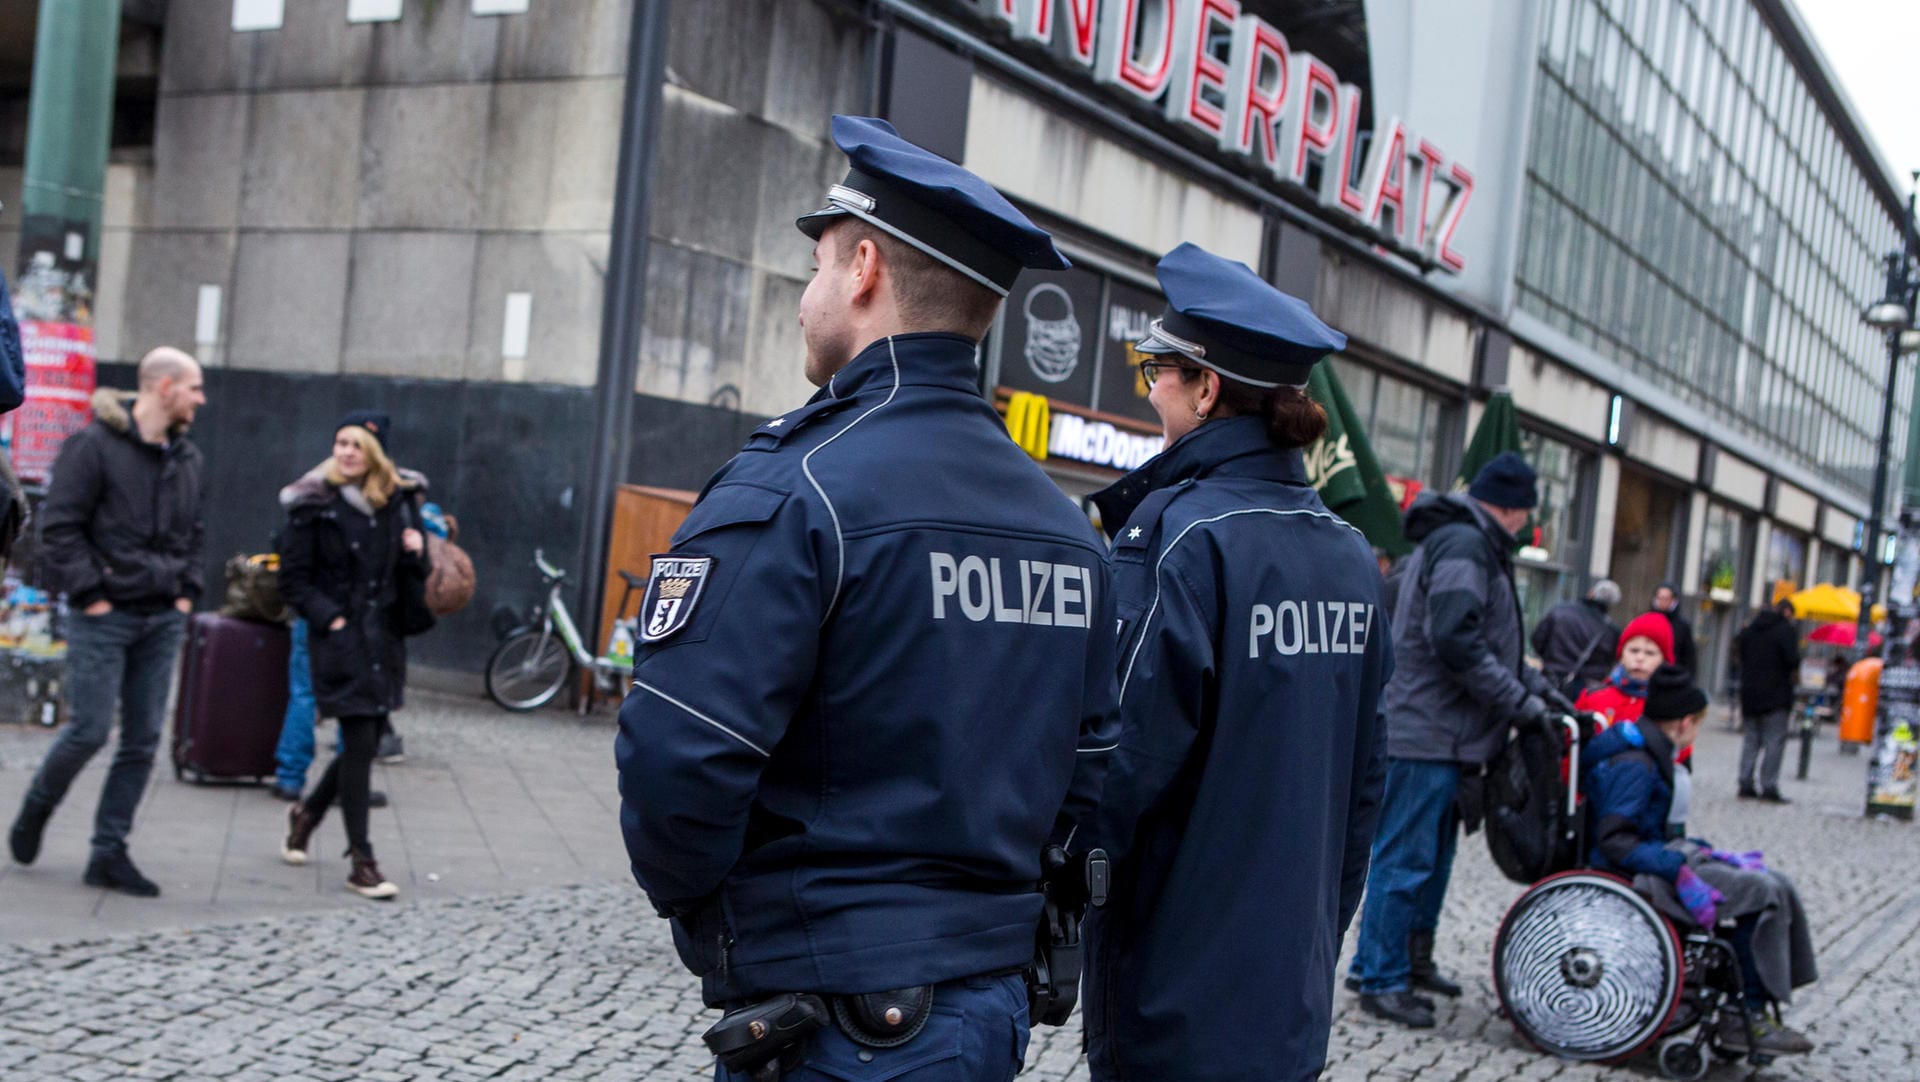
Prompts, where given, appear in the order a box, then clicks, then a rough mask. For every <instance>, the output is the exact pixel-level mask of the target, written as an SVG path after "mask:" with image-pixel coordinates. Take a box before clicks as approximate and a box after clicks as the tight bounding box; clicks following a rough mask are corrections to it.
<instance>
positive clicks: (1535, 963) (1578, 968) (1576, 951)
mask: <svg viewBox="0 0 1920 1082" xmlns="http://www.w3.org/2000/svg"><path fill="white" fill-rule="evenodd" d="M1683 978H1684V973H1683V970H1682V966H1681V955H1680V939H1679V937H1678V936H1677V935H1675V934H1674V930H1673V926H1672V925H1671V924H1668V923H1667V921H1666V918H1664V917H1662V916H1661V915H1660V914H1659V912H1658V911H1656V910H1655V909H1654V908H1653V906H1652V905H1650V904H1648V902H1647V901H1646V899H1644V898H1642V897H1640V896H1639V895H1638V894H1635V893H1634V892H1633V888H1632V887H1630V886H1628V885H1627V884H1626V882H1625V881H1623V880H1621V879H1619V878H1616V877H1614V876H1611V875H1604V874H1601V873H1598V872H1585V871H1573V872H1562V873H1560V874H1559V875H1554V876H1549V877H1548V878H1546V879H1543V880H1541V881H1540V882H1538V883H1535V884H1534V885H1533V886H1531V887H1529V888H1527V892H1526V893H1525V894H1522V895H1521V896H1520V898H1519V900H1517V901H1515V902H1514V903H1513V907H1512V908H1511V909H1509V910H1507V915H1506V917H1505V919H1503V920H1502V921H1501V922H1500V930H1499V933H1498V934H1497V935H1496V936H1495V937H1494V942H1493V982H1494V989H1495V991H1496V992H1497V993H1498V994H1499V997H1500V1006H1501V1007H1502V1008H1503V1009H1504V1011H1505V1012H1506V1015H1507V1017H1508V1018H1509V1019H1510V1020H1512V1022H1513V1024H1514V1028H1516V1029H1518V1030H1519V1031H1520V1035H1521V1036H1523V1037H1525V1038H1526V1039H1527V1040H1528V1041H1529V1042H1531V1043H1532V1044H1533V1045H1534V1046H1535V1047H1537V1048H1539V1049H1540V1050H1542V1051H1544V1052H1549V1053H1552V1054H1553V1055H1556V1056H1561V1057H1564V1058H1567V1059H1576V1060H1619V1059H1625V1058H1627V1057H1629V1056H1632V1055H1634V1054H1635V1053H1637V1052H1639V1051H1641V1050H1642V1049H1644V1048H1646V1047H1647V1046H1648V1045H1649V1044H1651V1043H1652V1042H1653V1041H1654V1040H1655V1039H1656V1038H1658V1037H1659V1036H1660V1034H1661V1033H1662V1032H1664V1031H1665V1030H1666V1027H1667V1021H1668V1019H1669V1018H1671V1017H1672V1015H1673V1012H1674V1008H1675V1007H1677V1006H1678V1005H1679V1001H1680V991H1681V987H1682V984H1683Z"/></svg>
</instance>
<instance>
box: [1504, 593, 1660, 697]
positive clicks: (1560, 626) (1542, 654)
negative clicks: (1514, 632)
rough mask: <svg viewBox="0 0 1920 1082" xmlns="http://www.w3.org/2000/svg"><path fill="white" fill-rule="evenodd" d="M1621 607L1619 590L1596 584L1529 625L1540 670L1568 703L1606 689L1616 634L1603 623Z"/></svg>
mask: <svg viewBox="0 0 1920 1082" xmlns="http://www.w3.org/2000/svg"><path fill="white" fill-rule="evenodd" d="M1619 601H1620V587H1619V585H1618V584H1617V583H1615V582H1614V581H1613V580H1612V579H1600V580H1599V581H1597V582H1595V583H1594V584H1593V585H1592V586H1591V587H1590V588H1588V590H1587V595H1586V596H1585V597H1583V598H1580V599H1578V600H1573V601H1562V602H1560V603H1559V604H1558V605H1555V606H1554V607H1553V608H1550V609H1548V610H1547V612H1546V615H1544V616H1542V617H1540V622H1539V623H1537V624H1535V625H1533V635H1532V637H1531V639H1530V640H1529V641H1531V642H1532V643H1533V652H1534V654H1535V655H1536V656H1538V657H1539V658H1540V669H1541V671H1542V672H1543V673H1545V674H1546V677H1547V679H1548V680H1549V681H1550V682H1551V683H1552V684H1553V686H1554V687H1555V688H1556V689H1558V690H1559V692H1560V693H1561V694H1562V695H1565V696H1566V697H1567V698H1570V699H1571V698H1574V697H1575V696H1578V695H1579V694H1580V693H1581V692H1583V691H1586V690H1587V689H1589V688H1596V687H1599V686H1600V685H1602V684H1604V683H1606V680H1607V675H1608V674H1609V673H1611V672H1612V671H1613V664H1614V649H1615V647H1617V646H1618V645H1619V643H1620V641H1621V639H1620V628H1619V627H1618V626H1617V625H1615V624H1614V622H1613V621H1612V620H1609V619H1607V610H1609V609H1611V608H1613V606H1614V605H1616V604H1618V603H1619ZM1669 637H1671V636H1669Z"/></svg>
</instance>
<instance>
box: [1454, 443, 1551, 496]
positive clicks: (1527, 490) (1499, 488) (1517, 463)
mask: <svg viewBox="0 0 1920 1082" xmlns="http://www.w3.org/2000/svg"><path fill="white" fill-rule="evenodd" d="M1537 481H1538V475H1536V474H1535V473H1534V472H1533V467H1532V466H1529V465H1527V460H1526V459H1524V458H1521V457H1520V452H1518V451H1502V452H1500V453H1499V454H1497V455H1495V456H1493V461H1492V462H1489V463H1487V464H1486V465H1484V466H1482V467H1480V472H1479V473H1477V474H1474V477H1473V484H1472V485H1469V486H1468V487H1467V495H1469V496H1472V497H1473V498H1474V499H1476V500H1479V501H1480V502H1481V503H1490V504H1492V505H1493V506H1495V507H1506V508H1516V509H1517V508H1529V509H1530V508H1534V507H1538V506H1539V505H1540V492H1539V489H1538V488H1537V487H1536V482H1537Z"/></svg>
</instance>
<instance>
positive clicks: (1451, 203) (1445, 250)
mask: <svg viewBox="0 0 1920 1082" xmlns="http://www.w3.org/2000/svg"><path fill="white" fill-rule="evenodd" d="M1448 174H1449V175H1450V176H1452V177H1453V183H1454V184H1455V185H1456V187H1455V188H1454V191H1453V197H1452V198H1451V199H1449V200H1447V210H1446V213H1445V214H1444V215H1442V216H1441V218H1440V265H1441V266H1443V267H1446V268H1447V269H1448V270H1451V271H1455V272H1458V271H1460V270H1461V269H1462V268H1464V267H1465V266H1466V265H1467V261H1466V258H1465V257H1463V256H1462V255H1461V254H1460V253H1459V252H1456V251H1454V250H1453V231H1454V230H1456V229H1458V228H1460V217H1461V215H1463V214H1465V213H1466V211H1467V200H1469V199H1471V198H1473V174H1472V173H1469V172H1467V171H1466V170H1465V169H1463V168H1461V167H1460V164H1459V163H1458V162H1456V163H1454V165H1453V166H1452V167H1451V168H1450V169H1449V170H1448Z"/></svg>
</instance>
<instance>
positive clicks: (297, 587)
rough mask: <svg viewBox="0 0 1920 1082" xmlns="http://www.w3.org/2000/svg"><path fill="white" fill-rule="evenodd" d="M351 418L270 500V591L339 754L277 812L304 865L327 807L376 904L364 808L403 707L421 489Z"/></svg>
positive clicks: (375, 867) (418, 608)
mask: <svg viewBox="0 0 1920 1082" xmlns="http://www.w3.org/2000/svg"><path fill="white" fill-rule="evenodd" d="M363 419H364V418H362V417H360V416H358V415H355V414H349V415H348V416H347V417H345V418H343V419H342V420H341V423H340V425H339V426H338V428H337V430H336V431H335V433H334V437H333V455H332V457H331V458H329V459H327V461H325V462H322V463H321V464H320V465H318V466H316V467H314V468H313V469H312V470H310V471H308V472H307V474H306V475H305V476H303V477H301V478H300V479H299V480H297V481H295V482H293V483H292V484H290V485H288V486H287V487H286V488H284V489H282V490H281V491H280V505H281V506H282V507H284V508H285V509H286V512H287V524H286V527H285V528H284V529H283V530H282V531H281V546H280V593H281V596H282V597H284V598H285V599H286V602H287V604H288V605H290V606H292V608H293V609H294V611H295V612H297V613H299V614H300V617H301V618H302V619H304V620H305V621H306V622H307V630H308V635H309V639H308V652H309V656H310V663H311V670H312V677H313V695H314V700H315V702H316V703H317V704H318V707H319V711H320V713H321V714H323V715H325V716H327V717H331V718H335V719H337V720H338V722H339V725H340V751H339V753H338V754H337V755H335V756H334V758H333V761H332V762H331V763H329V764H328V765H327V769H326V772H325V773H323V774H322V775H321V776H320V781H319V782H318V783H317V784H316V785H314V787H313V791H312V792H310V793H308V794H307V796H306V799H304V800H299V801H295V802H294V803H293V804H291V805H289V806H288V808H287V833H286V840H285V843H284V845H283V846H282V849H281V856H282V858H283V859H284V860H286V862H287V863H289V864H305V863H306V862H307V851H308V846H309V844H310V842H311V839H312V837H313V831H314V829H315V828H316V827H318V826H319V825H320V820H321V818H322V817H323V816H325V815H326V812H327V809H328V808H330V807H332V806H333V805H335V804H336V803H337V804H338V805H339V806H340V818H341V819H342V820H343V821H344V822H345V825H346V832H347V851H348V855H349V857H351V859H352V871H351V873H350V874H349V875H348V877H347V888H348V889H349V890H352V891H354V892H355V893H357V894H359V895H361V896H362V897H366V898H375V899H388V898H392V897H394V896H395V895H397V894H398V893H399V892H400V891H399V888H398V887H396V886H394V884H393V883H391V882H389V881H388V880H387V878H386V877H385V876H383V875H382V874H381V873H380V865H379V864H378V863H377V862H375V860H374V854H373V842H372V841H371V840H370V838H369V837H368V834H367V808H368V801H369V790H370V787H371V778H372V773H373V760H374V755H375V753H376V752H377V751H378V750H379V746H380V736H381V734H382V733H383V732H385V731H386V729H387V726H388V722H387V717H388V715H389V714H391V713H392V712H393V711H395V710H397V709H399V708H400V705H401V703H402V701H403V699H404V693H405V689H406V678H407V647H406V642H405V636H406V635H407V634H409V633H411V632H413V631H416V630H418V629H419V626H420V625H419V623H418V622H417V621H418V620H419V614H420V613H422V612H424V607H425V599H424V594H423V591H424V588H425V583H426V576H427V571H428V567H427V552H426V538H425V536H424V535H423V534H422V533H421V531H420V524H419V521H418V518H417V513H418V508H417V501H418V500H419V498H420V497H421V495H422V494H423V493H424V492H425V491H426V487H427V484H426V478H424V477H422V476H421V475H420V474H418V473H415V472H413V471H411V470H401V469H399V468H398V467H396V466H395V465H394V464H393V462H392V460H391V459H389V458H388V457H387V454H386V451H385V450H384V449H383V448H382V447H381V445H380V441H379V439H378V438H377V437H375V436H374V434H373V433H372V431H370V430H369V429H367V428H366V427H365V426H363V425H362V424H360V423H358V422H359V421H360V420H363ZM428 622H429V623H430V620H429V621H428Z"/></svg>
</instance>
